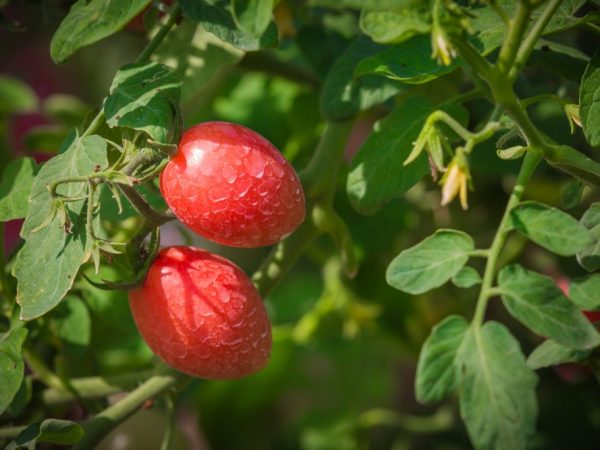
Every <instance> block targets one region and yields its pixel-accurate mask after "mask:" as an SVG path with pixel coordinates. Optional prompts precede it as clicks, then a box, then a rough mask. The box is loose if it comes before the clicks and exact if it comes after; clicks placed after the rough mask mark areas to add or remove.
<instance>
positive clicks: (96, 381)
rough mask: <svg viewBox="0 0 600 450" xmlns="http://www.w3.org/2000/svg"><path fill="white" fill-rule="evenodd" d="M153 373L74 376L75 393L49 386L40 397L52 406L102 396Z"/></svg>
mask: <svg viewBox="0 0 600 450" xmlns="http://www.w3.org/2000/svg"><path fill="white" fill-rule="evenodd" d="M153 374H154V371H143V372H134V373H126V374H123V375H113V376H108V377H85V378H74V379H72V380H71V382H70V384H71V387H72V388H73V391H75V392H77V395H75V394H73V392H72V391H71V390H66V389H64V388H63V387H50V388H48V389H45V390H44V391H43V392H42V399H43V401H44V404H46V405H49V406H54V405H61V404H64V403H69V402H71V401H74V400H77V399H96V398H104V397H106V396H107V395H111V394H117V393H119V392H124V391H127V390H129V389H133V388H135V387H137V386H138V385H139V384H140V383H141V382H143V381H144V380H147V379H148V378H150V377H151V376H152V375H153Z"/></svg>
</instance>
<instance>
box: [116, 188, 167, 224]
mask: <svg viewBox="0 0 600 450" xmlns="http://www.w3.org/2000/svg"><path fill="white" fill-rule="evenodd" d="M118 186H119V190H120V191H121V192H122V193H123V195H124V196H125V197H126V198H127V200H129V202H130V203H131V205H132V206H133V207H134V208H135V210H136V211H137V212H138V213H139V214H140V215H141V216H142V217H143V218H144V222H145V223H146V224H147V225H148V226H149V227H150V229H152V228H155V227H158V226H160V225H162V224H163V223H166V222H168V221H170V220H173V219H174V218H175V216H174V215H173V213H172V212H171V211H170V210H167V211H166V212H164V213H161V212H158V211H156V210H155V209H154V208H153V207H152V206H150V204H149V203H148V202H147V201H146V199H145V198H144V197H142V195H141V194H140V193H139V192H138V191H136V190H135V188H134V187H133V186H127V185H123V184H119V185H118Z"/></svg>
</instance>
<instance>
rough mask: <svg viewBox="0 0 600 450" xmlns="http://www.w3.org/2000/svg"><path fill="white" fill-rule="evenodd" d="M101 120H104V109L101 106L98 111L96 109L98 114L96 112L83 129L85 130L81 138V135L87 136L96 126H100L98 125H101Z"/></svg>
mask: <svg viewBox="0 0 600 450" xmlns="http://www.w3.org/2000/svg"><path fill="white" fill-rule="evenodd" d="M103 122H104V109H103V108H101V109H100V111H98V114H96V117H94V119H93V120H92V121H91V122H90V124H89V125H88V126H87V128H86V129H85V131H84V132H83V133H82V134H81V137H82V138H83V137H86V136H89V135H91V134H92V133H94V132H95V131H96V130H97V129H98V128H100V126H101V125H102V123H103Z"/></svg>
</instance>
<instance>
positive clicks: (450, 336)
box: [415, 316, 469, 404]
mask: <svg viewBox="0 0 600 450" xmlns="http://www.w3.org/2000/svg"><path fill="white" fill-rule="evenodd" d="M468 328H469V325H468V324H467V321H466V320H465V319H464V318H463V317H460V316H449V317H446V318H445V319H444V320H442V321H441V322H440V323H438V324H437V325H436V326H434V327H433V329H432V330H431V334H430V335H429V337H428V338H427V340H426V341H425V344H423V348H422V349H421V354H420V355H419V363H418V365H417V376H416V380H415V394H416V397H417V400H418V401H420V402H421V403H426V404H427V403H435V402H438V401H440V400H442V399H444V398H445V397H447V396H448V395H450V394H452V393H453V392H455V391H456V388H457V386H458V384H459V382H460V376H461V374H460V366H459V365H458V363H457V361H456V354H457V352H458V349H459V347H460V345H461V343H462V341H463V338H464V336H465V333H466V332H467V330H468Z"/></svg>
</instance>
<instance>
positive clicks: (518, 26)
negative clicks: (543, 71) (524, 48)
mask: <svg viewBox="0 0 600 450" xmlns="http://www.w3.org/2000/svg"><path fill="white" fill-rule="evenodd" d="M531 11H532V8H531V5H530V4H529V2H527V1H519V2H518V5H517V11H516V12H515V16H514V18H513V19H511V20H510V22H509V25H508V35H507V36H506V40H505V41H504V43H503V44H502V48H500V54H499V55H498V61H497V62H496V66H495V70H496V71H497V75H498V76H500V77H506V76H507V75H508V74H509V73H510V71H511V70H512V68H513V63H514V61H515V58H516V56H517V52H518V50H519V46H520V44H521V42H522V40H523V35H524V34H525V30H526V29H527V23H528V21H529V17H530V16H531Z"/></svg>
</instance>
